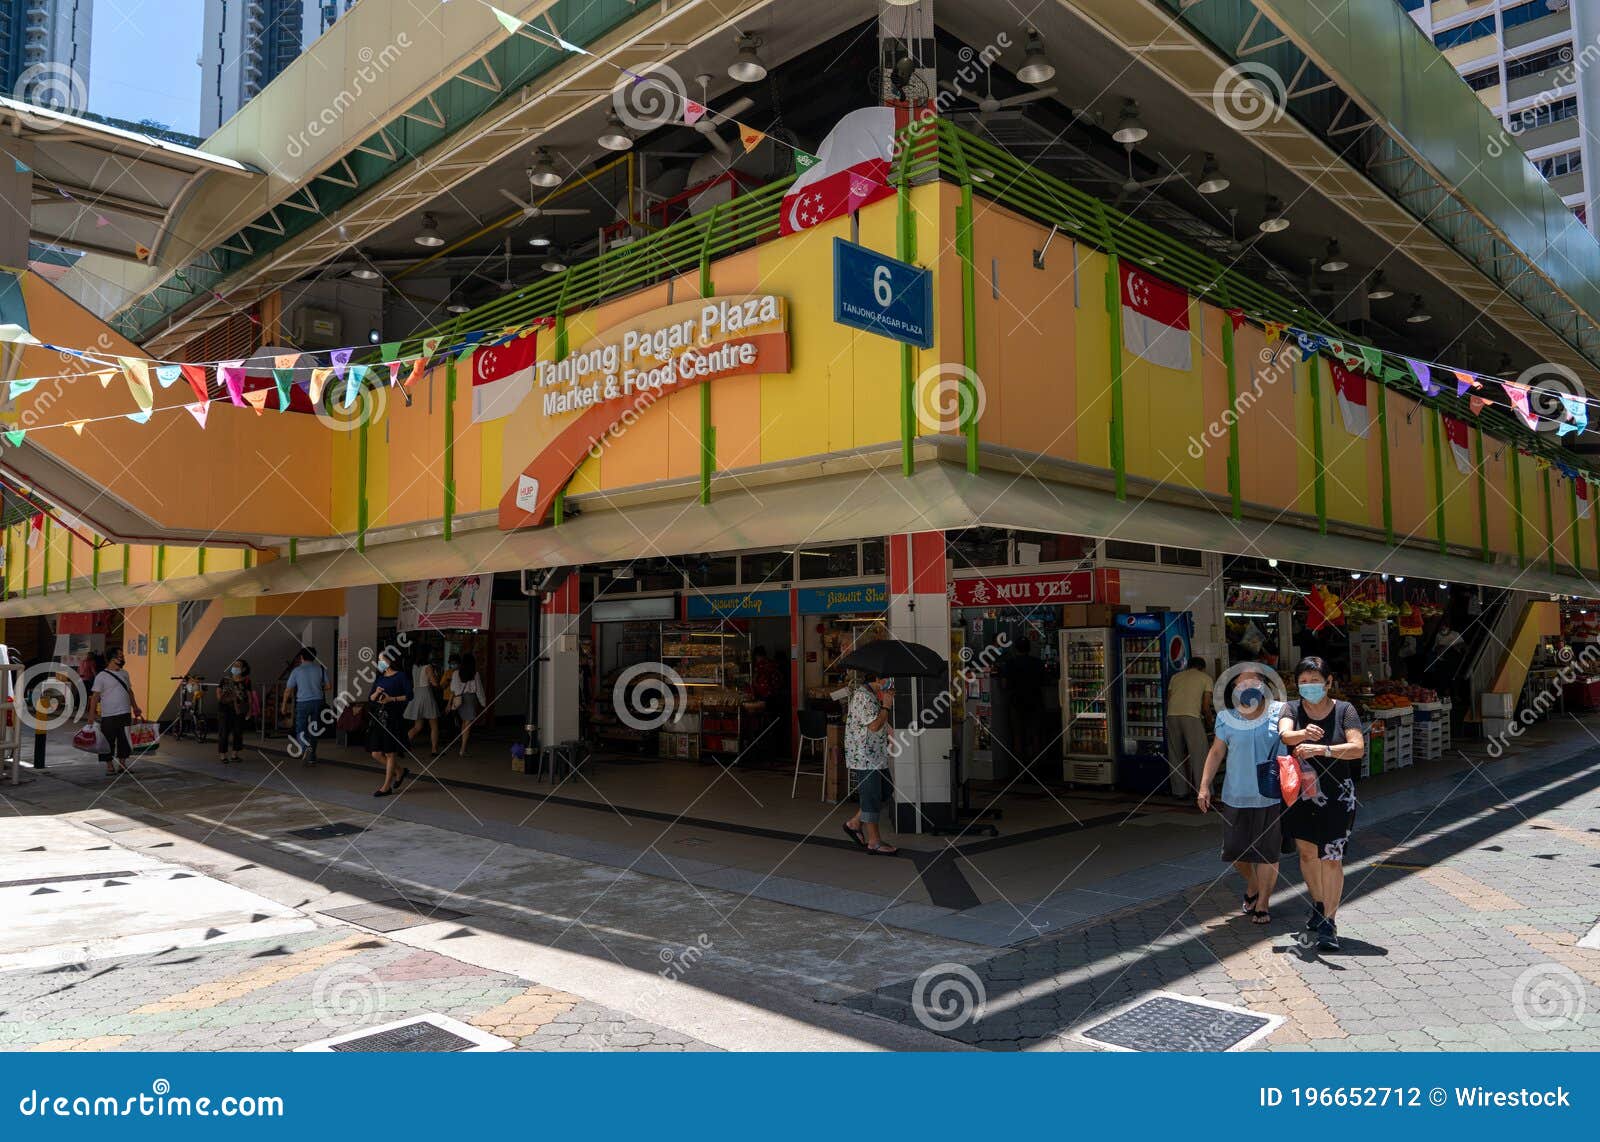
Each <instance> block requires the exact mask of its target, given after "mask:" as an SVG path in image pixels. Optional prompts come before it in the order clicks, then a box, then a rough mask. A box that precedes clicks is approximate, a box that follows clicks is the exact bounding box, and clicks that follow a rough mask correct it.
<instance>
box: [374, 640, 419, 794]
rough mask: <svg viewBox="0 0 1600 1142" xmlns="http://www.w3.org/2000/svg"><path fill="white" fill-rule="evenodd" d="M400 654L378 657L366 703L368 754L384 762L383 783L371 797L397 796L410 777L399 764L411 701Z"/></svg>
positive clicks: (407, 679) (404, 749)
mask: <svg viewBox="0 0 1600 1142" xmlns="http://www.w3.org/2000/svg"><path fill="white" fill-rule="evenodd" d="M398 667H399V655H398V652H396V651H395V650H394V649H392V648H391V649H388V650H385V651H383V652H381V653H380V654H379V655H378V671H379V673H378V677H377V678H375V679H373V682H372V692H371V693H369V694H368V695H367V702H368V703H369V704H370V705H371V706H372V707H373V709H372V713H371V716H369V717H368V718H367V751H368V752H369V753H371V754H372V760H374V761H381V762H382V763H383V784H382V785H381V786H379V787H378V788H377V789H375V790H373V793H372V795H373V796H374V797H387V796H389V794H391V793H397V792H399V790H400V785H401V783H402V782H403V781H405V779H406V778H407V777H408V776H409V775H410V771H409V770H407V769H405V768H403V767H402V766H401V765H400V762H399V755H400V754H402V753H405V752H407V746H406V704H407V703H408V702H410V701H411V679H410V678H409V677H407V676H406V675H405V674H402V673H401V672H400V670H399V669H398Z"/></svg>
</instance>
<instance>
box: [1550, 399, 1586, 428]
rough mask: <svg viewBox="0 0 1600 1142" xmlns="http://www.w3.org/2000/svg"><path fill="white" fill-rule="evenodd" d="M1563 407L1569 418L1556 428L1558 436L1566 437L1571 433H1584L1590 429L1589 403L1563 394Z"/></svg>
mask: <svg viewBox="0 0 1600 1142" xmlns="http://www.w3.org/2000/svg"><path fill="white" fill-rule="evenodd" d="M1561 407H1562V408H1564V409H1566V410H1567V418H1568V419H1566V420H1563V421H1562V422H1561V423H1560V424H1559V425H1558V426H1557V427H1556V435H1557V436H1565V435H1567V433H1569V432H1582V431H1583V430H1584V429H1586V428H1588V427H1589V402H1588V401H1586V400H1584V399H1583V398H1582V397H1574V396H1568V395H1567V394H1566V393H1562V394H1561Z"/></svg>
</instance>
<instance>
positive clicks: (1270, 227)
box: [1260, 195, 1289, 234]
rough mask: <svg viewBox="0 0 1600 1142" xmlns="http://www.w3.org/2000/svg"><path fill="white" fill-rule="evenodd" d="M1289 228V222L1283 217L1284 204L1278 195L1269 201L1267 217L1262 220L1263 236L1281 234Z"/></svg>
mask: <svg viewBox="0 0 1600 1142" xmlns="http://www.w3.org/2000/svg"><path fill="white" fill-rule="evenodd" d="M1288 228H1289V220H1288V219H1287V218H1285V217H1284V216H1283V203H1282V202H1280V201H1279V200H1278V197H1277V196H1276V195H1273V196H1272V197H1271V198H1269V199H1267V216H1266V217H1265V218H1263V219H1262V220H1261V227H1260V229H1261V232H1262V233H1263V234H1281V233H1283V232H1284V231H1285V230H1287V229H1288Z"/></svg>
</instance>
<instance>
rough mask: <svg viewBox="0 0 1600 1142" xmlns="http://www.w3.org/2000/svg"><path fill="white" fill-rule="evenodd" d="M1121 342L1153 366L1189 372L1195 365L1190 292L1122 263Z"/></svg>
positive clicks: (1129, 350)
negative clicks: (1190, 319) (1191, 333)
mask: <svg viewBox="0 0 1600 1142" xmlns="http://www.w3.org/2000/svg"><path fill="white" fill-rule="evenodd" d="M1122 343H1123V344H1124V345H1125V346H1127V349H1128V352H1130V353H1132V354H1133V355H1134V356H1136V357H1143V358H1144V359H1145V360H1146V361H1149V362H1150V363H1151V364H1152V365H1160V366H1161V367H1162V368H1165V369H1180V370H1183V371H1185V372H1187V371H1188V370H1189V368H1190V367H1191V366H1193V364H1194V346H1193V344H1192V343H1191V338H1190V335H1189V295H1188V294H1187V293H1185V292H1184V291H1183V290H1181V289H1179V288H1178V287H1177V286H1175V285H1172V284H1170V283H1168V282H1164V281H1162V280H1161V279H1160V278H1158V277H1154V276H1152V275H1151V274H1149V273H1146V272H1145V271H1144V270H1142V269H1140V268H1139V267H1137V266H1130V265H1128V263H1126V262H1123V263H1122Z"/></svg>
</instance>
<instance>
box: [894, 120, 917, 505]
mask: <svg viewBox="0 0 1600 1142" xmlns="http://www.w3.org/2000/svg"><path fill="white" fill-rule="evenodd" d="M907 151H909V148H907V150H906V151H902V152H901V156H900V171H899V174H898V176H897V177H896V180H895V197H896V202H897V204H898V207H899V212H898V215H897V219H896V225H895V253H896V254H898V255H899V257H900V258H902V259H904V258H905V257H906V251H907V250H908V249H909V250H911V251H913V253H914V252H915V250H916V229H915V226H916V219H915V218H914V217H913V216H912V213H911V179H910V177H909V175H908V173H907V170H906V153H907ZM916 388H917V354H916V350H915V349H913V348H912V347H911V346H910V345H908V344H906V343H905V342H903V341H902V342H901V343H900V471H901V473H902V474H904V475H907V476H910V475H912V474H913V473H914V472H915V471H916V460H915V458H914V456H913V450H914V448H915V446H916V439H917V393H916Z"/></svg>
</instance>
